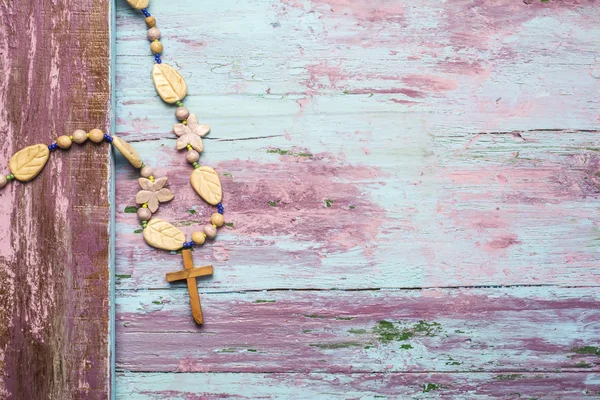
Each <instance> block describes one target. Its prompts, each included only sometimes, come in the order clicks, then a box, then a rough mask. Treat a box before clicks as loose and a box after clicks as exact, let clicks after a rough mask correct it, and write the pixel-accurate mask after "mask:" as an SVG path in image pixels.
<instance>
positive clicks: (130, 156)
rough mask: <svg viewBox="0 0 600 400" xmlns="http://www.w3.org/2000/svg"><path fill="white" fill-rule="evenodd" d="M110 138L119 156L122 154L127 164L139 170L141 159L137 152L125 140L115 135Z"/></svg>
mask: <svg viewBox="0 0 600 400" xmlns="http://www.w3.org/2000/svg"><path fill="white" fill-rule="evenodd" d="M90 136H91V132H90ZM112 138H113V141H112V144H113V146H115V148H116V149H117V150H119V152H120V153H121V154H123V157H125V159H127V161H129V163H130V164H131V165H133V166H134V167H135V168H141V166H142V158H141V157H140V155H139V154H138V152H137V151H136V150H135V149H134V148H133V146H132V145H130V144H129V143H127V142H126V141H125V140H123V139H121V138H120V137H118V136H117V135H113V137H112Z"/></svg>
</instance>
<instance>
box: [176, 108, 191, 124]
mask: <svg viewBox="0 0 600 400" xmlns="http://www.w3.org/2000/svg"><path fill="white" fill-rule="evenodd" d="M189 116H190V110H188V109H187V108H185V107H177V110H175V118H177V119H178V120H179V121H184V120H186V119H187V117H189Z"/></svg>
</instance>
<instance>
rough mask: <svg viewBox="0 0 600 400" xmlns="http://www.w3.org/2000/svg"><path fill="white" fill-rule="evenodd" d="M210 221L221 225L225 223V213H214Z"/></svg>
mask: <svg viewBox="0 0 600 400" xmlns="http://www.w3.org/2000/svg"><path fill="white" fill-rule="evenodd" d="M210 222H212V223H213V225H216V226H218V227H221V226H223V224H224V223H225V217H223V214H219V213H214V214H213V215H211V216H210Z"/></svg>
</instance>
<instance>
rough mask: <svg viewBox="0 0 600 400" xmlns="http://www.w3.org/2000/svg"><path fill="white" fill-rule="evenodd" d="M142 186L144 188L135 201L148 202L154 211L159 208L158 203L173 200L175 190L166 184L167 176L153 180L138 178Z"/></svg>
mask: <svg viewBox="0 0 600 400" xmlns="http://www.w3.org/2000/svg"><path fill="white" fill-rule="evenodd" d="M138 182H139V183H140V186H141V187H142V189H144V190H140V191H139V192H138V193H137V195H136V196H135V202H136V203H138V204H144V203H147V204H148V208H149V209H150V211H152V212H153V213H155V212H156V210H158V204H159V203H164V202H166V201H170V200H173V197H174V196H173V192H171V191H170V190H169V189H167V188H165V187H164V186H165V185H166V184H167V178H166V177H163V178H158V179H157V180H156V181H154V182H152V181H151V180H150V179H146V178H140V179H138Z"/></svg>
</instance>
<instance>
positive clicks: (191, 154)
mask: <svg viewBox="0 0 600 400" xmlns="http://www.w3.org/2000/svg"><path fill="white" fill-rule="evenodd" d="M134 8H135V7H134ZM140 11H141V12H142V14H143V15H144V17H145V22H146V26H147V27H148V31H147V33H146V37H147V38H148V40H149V41H150V51H151V52H152V54H153V55H154V62H155V63H156V64H162V60H161V54H162V52H163V45H162V43H161V42H160V38H161V32H160V29H158V28H157V27H156V18H155V17H153V16H152V15H151V14H150V12H149V11H148V9H147V8H142V9H141V10H140ZM175 105H176V106H177V109H176V110H175V118H176V119H177V120H178V121H181V124H182V125H184V126H188V119H189V118H190V117H192V118H194V120H195V116H193V114H191V113H190V111H189V110H188V109H187V108H186V107H185V106H184V104H183V103H182V102H181V100H176V101H175ZM194 123H195V124H196V122H194ZM188 128H189V126H188ZM198 128H200V130H199V131H200V132H201V134H200V135H199V136H203V135H205V134H207V133H208V132H209V131H210V128H209V127H208V126H207V125H198ZM178 129H184V128H181V127H178V124H176V125H174V132H175V133H176V134H177V133H178ZM178 148H179V147H178ZM185 148H186V149H187V150H188V152H187V154H186V160H187V162H188V163H190V164H192V166H193V167H194V169H199V168H200V164H199V163H198V161H199V160H200V151H202V149H203V147H201V148H199V149H194V146H193V144H191V143H187V144H186V145H185ZM145 168H146V169H147V168H148V167H142V170H141V175H142V176H143V177H149V178H150V179H151V180H152V181H153V180H154V177H153V176H152V171H147V170H146V171H145V170H144V169H145ZM146 206H147V205H146V204H143V205H142V208H146ZM216 206H217V213H214V214H212V215H211V218H210V222H211V223H210V224H208V225H205V226H204V228H203V231H198V232H194V233H193V234H192V237H191V240H190V241H187V242H184V243H183V246H182V248H184V249H189V248H192V247H193V246H194V245H202V244H204V242H205V240H206V238H209V239H213V238H214V237H215V236H216V234H217V228H220V227H222V226H223V225H224V223H225V219H224V217H223V213H224V211H225V208H224V207H223V204H222V203H221V202H219V203H218V204H217V205H216ZM150 216H151V214H149V213H148V212H147V211H144V210H142V211H141V212H140V210H139V209H138V217H139V219H140V221H141V223H142V228H144V229H145V228H146V227H147V221H148V219H150Z"/></svg>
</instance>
